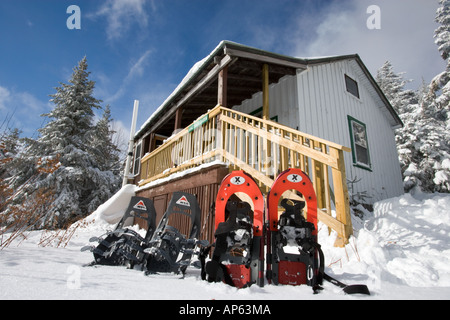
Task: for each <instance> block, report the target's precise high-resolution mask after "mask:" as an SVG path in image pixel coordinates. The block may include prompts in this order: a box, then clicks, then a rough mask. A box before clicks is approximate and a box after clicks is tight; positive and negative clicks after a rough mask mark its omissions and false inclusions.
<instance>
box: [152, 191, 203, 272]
mask: <svg viewBox="0 0 450 320" xmlns="http://www.w3.org/2000/svg"><path fill="white" fill-rule="evenodd" d="M200 218H201V210H200V206H199V204H198V201H197V198H196V197H195V196H194V195H192V194H189V193H186V192H174V193H173V195H172V199H171V201H170V202H169V206H168V208H167V210H166V212H165V213H164V215H163V217H162V219H161V221H160V223H159V225H158V227H157V229H156V231H155V233H154V235H153V238H152V239H151V241H150V242H149V243H148V246H147V248H146V249H145V253H147V262H146V263H147V271H146V273H147V274H150V273H158V272H174V273H179V272H182V273H183V274H184V273H185V271H186V268H187V267H188V266H189V264H190V262H191V258H192V255H193V254H194V251H195V247H196V246H201V245H204V244H206V245H208V243H205V241H199V240H197V238H198V236H199V233H200Z"/></svg>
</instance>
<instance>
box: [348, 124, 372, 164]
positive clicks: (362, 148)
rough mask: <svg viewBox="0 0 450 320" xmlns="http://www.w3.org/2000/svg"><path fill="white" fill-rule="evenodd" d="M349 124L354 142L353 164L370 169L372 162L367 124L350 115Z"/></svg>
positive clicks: (352, 141) (352, 142)
mask: <svg viewBox="0 0 450 320" xmlns="http://www.w3.org/2000/svg"><path fill="white" fill-rule="evenodd" d="M348 126H349V129H350V139H351V144H352V156H353V164H354V165H356V166H358V167H361V168H363V169H368V170H370V169H371V164H370V155H369V143H368V140H367V131H366V125H365V124H364V123H362V122H361V121H358V120H356V119H355V118H353V117H350V116H348Z"/></svg>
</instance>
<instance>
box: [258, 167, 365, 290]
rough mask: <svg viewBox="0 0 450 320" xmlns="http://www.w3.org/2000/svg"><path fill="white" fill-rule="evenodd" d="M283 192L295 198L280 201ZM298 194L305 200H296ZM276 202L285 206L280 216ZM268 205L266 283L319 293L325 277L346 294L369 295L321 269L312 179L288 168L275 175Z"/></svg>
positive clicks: (321, 254) (315, 200) (359, 287)
mask: <svg viewBox="0 0 450 320" xmlns="http://www.w3.org/2000/svg"><path fill="white" fill-rule="evenodd" d="M286 191H291V192H294V195H295V197H291V198H297V199H288V198H284V199H282V200H281V201H280V198H281V197H282V196H283V193H285V192H286ZM291 194H292V193H291ZM285 196H286V194H285ZM287 196H288V197H289V194H287ZM299 196H301V198H303V199H304V200H298V198H300V197H299ZM305 202H306V203H305ZM279 203H280V204H281V206H282V207H283V208H284V211H283V212H282V213H281V215H279V213H278V205H279ZM305 206H306V209H307V210H306V217H305V210H304V209H305ZM267 208H268V219H269V221H268V230H267V274H266V276H267V280H268V282H269V283H273V284H275V285H278V284H284V285H294V286H295V285H302V284H306V285H309V286H311V287H312V288H313V290H314V293H318V292H319V290H322V287H321V285H322V282H323V280H327V281H329V282H331V283H333V284H334V285H336V286H339V287H341V288H343V291H344V292H345V293H347V294H355V293H360V294H366V295H370V292H369V289H368V288H367V286H365V285H346V284H344V283H342V282H340V281H338V280H336V279H334V278H332V277H330V276H329V275H327V274H326V273H325V272H324V265H325V260H324V255H323V252H322V249H321V247H320V245H319V243H318V242H317V231H318V230H317V198H316V194H315V191H314V187H313V184H312V182H311V180H310V179H309V177H308V176H307V175H306V174H305V173H304V172H303V171H301V170H300V169H288V170H286V171H284V172H282V173H281V174H280V175H279V176H278V177H277V179H276V180H275V182H274V184H273V185H272V188H271V190H270V192H269V195H268V197H267Z"/></svg>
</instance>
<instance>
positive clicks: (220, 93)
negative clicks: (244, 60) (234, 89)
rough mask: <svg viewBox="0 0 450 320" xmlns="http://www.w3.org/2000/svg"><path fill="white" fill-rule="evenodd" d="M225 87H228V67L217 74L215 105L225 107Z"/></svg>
mask: <svg viewBox="0 0 450 320" xmlns="http://www.w3.org/2000/svg"><path fill="white" fill-rule="evenodd" d="M227 87H228V67H227V66H225V67H224V68H223V69H222V70H220V72H219V78H218V88H217V104H218V105H221V106H222V107H227V92H228V90H227Z"/></svg>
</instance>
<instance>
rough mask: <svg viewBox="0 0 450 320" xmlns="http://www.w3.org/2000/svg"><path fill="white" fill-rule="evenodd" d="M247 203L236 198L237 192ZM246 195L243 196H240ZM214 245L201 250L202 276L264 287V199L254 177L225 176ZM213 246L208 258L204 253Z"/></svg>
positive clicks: (236, 284)
mask: <svg viewBox="0 0 450 320" xmlns="http://www.w3.org/2000/svg"><path fill="white" fill-rule="evenodd" d="M238 192H239V193H241V197H242V198H244V199H245V200H247V198H249V199H250V202H251V203H252V205H253V210H252V207H251V206H250V204H249V203H247V202H243V201H239V200H236V198H237V197H236V193H238ZM242 194H245V195H242ZM215 209H216V211H215V212H216V215H215V230H216V231H215V238H216V241H215V244H214V245H213V246H210V247H209V248H208V249H205V250H204V251H203V252H202V257H201V261H202V263H203V268H202V269H203V270H202V278H203V279H204V280H208V281H209V282H220V281H223V282H225V283H227V284H229V285H231V286H234V287H237V288H243V287H247V286H250V285H252V284H253V283H257V284H258V285H259V286H260V287H263V286H264V276H263V274H264V237H263V231H264V198H263V195H262V194H261V191H260V190H259V187H258V185H257V184H256V183H255V181H254V180H253V178H252V177H251V176H249V175H248V174H246V173H245V172H244V171H234V172H232V173H231V174H229V175H228V176H226V177H225V178H224V180H223V181H222V184H221V186H220V189H219V192H218V194H217V198H216V208H215ZM212 247H214V251H213V254H212V258H211V261H208V262H207V263H206V264H205V258H206V255H207V254H209V251H210V250H211V248H212Z"/></svg>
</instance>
